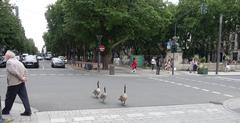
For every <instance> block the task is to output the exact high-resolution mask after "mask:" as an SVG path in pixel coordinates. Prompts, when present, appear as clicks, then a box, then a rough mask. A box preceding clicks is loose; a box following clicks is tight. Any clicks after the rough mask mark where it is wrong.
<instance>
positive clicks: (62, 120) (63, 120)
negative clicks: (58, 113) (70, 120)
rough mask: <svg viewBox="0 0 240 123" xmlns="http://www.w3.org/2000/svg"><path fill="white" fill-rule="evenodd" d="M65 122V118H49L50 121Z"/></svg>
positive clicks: (54, 122)
mask: <svg viewBox="0 0 240 123" xmlns="http://www.w3.org/2000/svg"><path fill="white" fill-rule="evenodd" d="M65 122H67V121H66V119H65V118H58V119H51V123H65Z"/></svg>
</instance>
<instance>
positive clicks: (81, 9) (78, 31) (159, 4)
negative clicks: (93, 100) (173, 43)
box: [45, 0, 173, 69]
mask: <svg viewBox="0 0 240 123" xmlns="http://www.w3.org/2000/svg"><path fill="white" fill-rule="evenodd" d="M172 15H173V14H171V11H170V10H169V8H168V6H166V4H165V3H164V2H163V1H162V0H130V1H129V0H122V1H102V0H71V1H69V0H58V1H57V2H56V4H54V5H52V6H50V7H49V8H48V11H47V12H46V18H47V21H48V24H49V25H48V28H49V30H48V34H45V39H46V40H45V42H46V43H47V44H48V45H47V47H48V46H49V47H51V46H50V44H54V47H56V46H57V45H58V44H60V42H61V41H63V40H61V39H62V38H61V37H62V36H63V37H67V39H65V40H64V41H63V42H65V43H66V44H67V45H69V46H70V49H72V48H74V49H83V51H85V50H86V49H94V48H95V52H96V51H97V49H96V48H97V38H96V35H99V34H101V35H103V38H102V43H103V44H104V45H105V46H106V50H105V52H104V53H102V56H103V59H104V62H103V63H104V64H103V65H104V69H107V66H108V63H109V62H110V61H111V52H112V50H113V49H115V48H117V47H118V46H120V45H122V44H124V43H127V44H130V45H135V47H138V48H139V47H140V48H141V49H144V46H145V45H144V44H152V46H156V45H155V44H158V43H159V42H160V41H159V40H161V39H164V37H166V36H165V35H166V31H165V30H166V29H167V28H168V25H169V24H170V20H171V18H172ZM59 30H60V31H59ZM59 34H62V35H61V36H59ZM56 35H58V36H57V37H56ZM47 37H48V38H47ZM47 39H48V40H47ZM55 43H56V44H55ZM65 46H66V45H65ZM57 47H58V46H57ZM52 48H53V47H52ZM156 48H158V47H156Z"/></svg>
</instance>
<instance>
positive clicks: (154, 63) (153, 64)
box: [151, 57, 156, 70]
mask: <svg viewBox="0 0 240 123" xmlns="http://www.w3.org/2000/svg"><path fill="white" fill-rule="evenodd" d="M151 64H152V70H154V67H155V66H156V60H155V59H154V57H152V60H151Z"/></svg>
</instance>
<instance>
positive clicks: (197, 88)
mask: <svg viewBox="0 0 240 123" xmlns="http://www.w3.org/2000/svg"><path fill="white" fill-rule="evenodd" d="M192 88H193V89H196V90H199V89H200V88H199V87H192Z"/></svg>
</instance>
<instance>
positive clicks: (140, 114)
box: [127, 113, 144, 117]
mask: <svg viewBox="0 0 240 123" xmlns="http://www.w3.org/2000/svg"><path fill="white" fill-rule="evenodd" d="M127 116H128V117H143V116H144V114H142V113H134V114H127Z"/></svg>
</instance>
